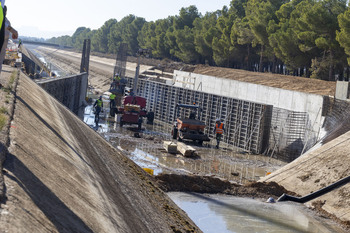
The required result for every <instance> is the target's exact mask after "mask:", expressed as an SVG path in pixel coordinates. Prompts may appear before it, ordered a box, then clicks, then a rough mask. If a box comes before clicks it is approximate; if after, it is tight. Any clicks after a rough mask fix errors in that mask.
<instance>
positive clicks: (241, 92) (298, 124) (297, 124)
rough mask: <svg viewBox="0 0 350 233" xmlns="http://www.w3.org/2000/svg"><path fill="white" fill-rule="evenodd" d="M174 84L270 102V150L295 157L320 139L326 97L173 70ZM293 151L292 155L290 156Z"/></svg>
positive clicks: (289, 156)
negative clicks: (271, 108)
mask: <svg viewBox="0 0 350 233" xmlns="http://www.w3.org/2000/svg"><path fill="white" fill-rule="evenodd" d="M172 85H173V86H176V87H182V88H186V89H192V90H196V91H203V92H205V93H211V94H215V95H219V96H225V97H230V98H236V99H241V100H245V101H251V102H255V103H261V104H265V105H272V106H273V110H272V119H271V128H270V148H269V151H270V153H279V152H280V153H282V154H283V153H286V154H288V159H287V160H290V158H291V156H292V157H294V158H296V157H298V156H299V155H300V154H301V153H302V152H304V151H306V150H307V149H309V148H310V147H312V146H313V144H314V143H315V142H316V141H317V140H319V137H320V136H319V132H320V129H321V127H322V124H323V122H324V119H325V117H324V113H325V112H326V108H327V107H328V106H327V104H325V102H327V101H325V100H326V99H327V97H325V96H321V95H315V94H309V93H304V92H297V91H290V90H284V89H279V88H274V87H268V86H263V85H258V84H253V83H247V82H241V81H236V80H231V79H225V78H217V77H212V76H207V75H200V74H194V73H188V72H183V71H175V72H174V79H173V83H172ZM291 154H293V155H291Z"/></svg>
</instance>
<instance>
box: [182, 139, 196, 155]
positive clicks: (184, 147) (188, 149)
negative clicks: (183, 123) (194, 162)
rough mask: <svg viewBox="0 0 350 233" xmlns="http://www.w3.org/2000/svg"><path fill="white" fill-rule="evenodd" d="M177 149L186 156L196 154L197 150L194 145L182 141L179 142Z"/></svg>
mask: <svg viewBox="0 0 350 233" xmlns="http://www.w3.org/2000/svg"><path fill="white" fill-rule="evenodd" d="M177 150H178V151H179V152H180V153H181V154H182V155H183V156H185V157H190V156H194V154H195V152H196V149H194V148H193V147H192V146H188V145H186V144H185V143H182V142H178V143H177Z"/></svg>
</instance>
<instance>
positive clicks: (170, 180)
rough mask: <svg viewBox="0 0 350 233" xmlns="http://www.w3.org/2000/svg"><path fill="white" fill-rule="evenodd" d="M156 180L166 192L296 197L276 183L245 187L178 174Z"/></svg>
mask: <svg viewBox="0 0 350 233" xmlns="http://www.w3.org/2000/svg"><path fill="white" fill-rule="evenodd" d="M156 179H157V181H158V183H159V185H160V187H161V188H162V189H163V190H164V191H165V192H174V191H176V192H196V193H211V194H216V193H222V194H227V195H234V196H239V197H254V198H263V199H267V198H269V197H273V198H275V199H277V198H278V197H280V196H281V195H282V194H284V193H286V194H289V195H295V193H292V192H288V190H286V189H285V188H283V187H282V186H280V185H278V184H277V183H276V182H251V183H248V184H245V185H239V184H235V183H231V182H229V181H227V180H222V179H219V178H215V177H211V176H188V175H176V174H160V175H158V176H156Z"/></svg>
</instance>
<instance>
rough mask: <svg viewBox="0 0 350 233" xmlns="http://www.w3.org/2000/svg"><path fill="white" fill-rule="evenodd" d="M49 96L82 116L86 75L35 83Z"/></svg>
mask: <svg viewBox="0 0 350 233" xmlns="http://www.w3.org/2000/svg"><path fill="white" fill-rule="evenodd" d="M37 84H39V85H40V86H41V87H42V88H43V89H45V90H46V91H47V92H48V93H49V94H51V95H52V96H53V97H55V98H56V99H57V100H58V101H59V102H61V103H62V104H63V105H65V106H66V107H67V108H69V109H70V110H71V111H72V112H74V113H75V114H77V115H78V116H82V115H83V108H82V107H83V105H84V101H85V97H86V92H87V87H88V74H87V73H81V74H77V75H72V76H68V77H63V78H50V79H46V80H40V81H38V82H37Z"/></svg>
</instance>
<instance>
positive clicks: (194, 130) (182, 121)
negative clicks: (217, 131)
mask: <svg viewBox="0 0 350 233" xmlns="http://www.w3.org/2000/svg"><path fill="white" fill-rule="evenodd" d="M181 109H189V110H190V111H191V113H190V116H189V118H185V117H178V118H177V119H176V120H175V122H174V127H173V130H172V135H173V139H177V140H178V141H182V140H192V141H197V142H198V143H199V144H200V145H202V144H203V141H210V139H209V137H208V135H206V134H204V129H205V127H206V125H205V124H204V123H203V122H201V121H200V120H199V110H200V108H199V106H197V105H187V104H177V105H176V108H175V117H176V116H177V115H178V114H179V112H180V111H181ZM183 115H184V114H183ZM197 116H198V117H197Z"/></svg>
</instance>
